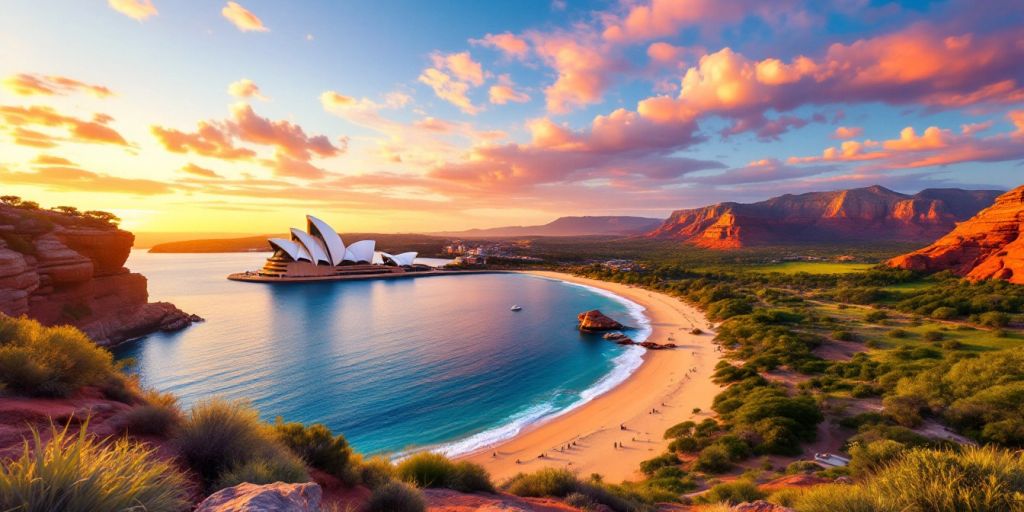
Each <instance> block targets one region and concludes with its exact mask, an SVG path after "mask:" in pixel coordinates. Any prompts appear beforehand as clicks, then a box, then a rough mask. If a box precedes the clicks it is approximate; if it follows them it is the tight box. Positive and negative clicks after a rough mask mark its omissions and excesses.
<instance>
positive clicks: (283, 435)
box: [274, 417, 356, 484]
mask: <svg viewBox="0 0 1024 512" xmlns="http://www.w3.org/2000/svg"><path fill="white" fill-rule="evenodd" d="M274 431H275V432H276V433H277V438H278V439H279V440H280V441H281V442H282V443H284V445H285V446H287V447H288V448H289V449H290V450H291V451H292V453H294V454H295V455H298V456H299V457H300V458H301V459H302V460H303V461H305V462H306V464H308V465H310V466H312V467H314V468H317V469H321V470H323V471H325V472H327V473H329V474H331V475H334V476H336V477H338V478H341V479H342V480H343V481H345V482H347V483H349V484H354V483H356V482H355V479H356V477H355V474H354V473H355V472H354V470H353V468H352V467H351V464H350V458H351V457H352V448H350V447H349V445H348V441H346V440H345V437H344V436H341V435H337V436H335V435H334V434H333V433H332V432H331V429H329V428H327V426H326V425H324V424H322V423H315V424H313V425H309V426H306V425H303V424H302V423H285V422H283V421H282V420H281V418H280V417H278V418H277V420H276V421H275V422H274Z"/></svg>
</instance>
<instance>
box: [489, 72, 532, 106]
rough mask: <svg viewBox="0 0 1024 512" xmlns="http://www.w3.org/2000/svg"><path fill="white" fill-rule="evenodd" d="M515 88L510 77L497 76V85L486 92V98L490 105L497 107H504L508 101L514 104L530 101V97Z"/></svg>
mask: <svg viewBox="0 0 1024 512" xmlns="http://www.w3.org/2000/svg"><path fill="white" fill-rule="evenodd" d="M515 86H516V84H514V83H513V82H512V78H511V77H510V76H508V75H500V76H498V83H496V84H494V85H492V86H491V87H490V89H488V90H487V94H488V98H489V99H490V101H491V103H494V104H497V105H504V104H506V103H508V102H510V101H511V102H514V103H525V102H527V101H530V96H529V95H528V94H526V93H525V92H522V91H518V90H516V88H515Z"/></svg>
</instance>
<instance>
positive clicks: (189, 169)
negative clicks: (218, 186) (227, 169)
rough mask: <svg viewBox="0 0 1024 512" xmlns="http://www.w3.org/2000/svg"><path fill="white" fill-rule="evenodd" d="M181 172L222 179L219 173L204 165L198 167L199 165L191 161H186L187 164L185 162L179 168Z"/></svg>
mask: <svg viewBox="0 0 1024 512" xmlns="http://www.w3.org/2000/svg"><path fill="white" fill-rule="evenodd" d="M181 172H183V173H186V174H191V175H193V176H199V177H200V178H212V179H224V177H223V176H221V175H220V174H217V173H216V172H215V171H213V170H210V169H207V168H205V167H200V166H198V165H196V164H193V163H191V162H190V163H188V164H185V165H184V166H183V167H182V168H181Z"/></svg>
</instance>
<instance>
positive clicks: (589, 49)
mask: <svg viewBox="0 0 1024 512" xmlns="http://www.w3.org/2000/svg"><path fill="white" fill-rule="evenodd" d="M534 48H535V49H536V52H537V54H538V55H540V57H541V59H542V60H543V61H544V62H545V63H546V64H547V65H548V66H550V67H551V68H552V69H554V70H555V72H556V73H557V74H558V77H557V78H556V79H555V82H554V83H553V84H551V85H550V86H548V87H547V88H545V89H544V95H545V97H546V99H547V109H548V112H552V113H555V114H564V113H566V112H568V111H570V110H572V109H573V108H575V107H580V106H584V105H589V104H592V103H597V102H598V101H600V100H601V98H602V96H603V94H604V91H605V89H606V88H607V87H608V86H609V84H610V83H611V74H612V72H613V71H615V70H616V69H618V68H619V67H620V66H621V64H620V63H619V62H618V61H617V60H613V59H612V58H610V57H609V56H608V55H609V54H610V50H609V49H608V48H605V47H603V46H602V45H601V44H600V43H599V42H597V41H595V40H593V38H592V37H588V36H586V35H585V34H577V33H564V34H551V35H535V36H534Z"/></svg>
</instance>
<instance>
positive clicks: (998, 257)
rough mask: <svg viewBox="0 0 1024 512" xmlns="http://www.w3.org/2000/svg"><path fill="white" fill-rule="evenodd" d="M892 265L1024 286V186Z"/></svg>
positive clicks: (901, 257) (899, 258) (893, 261)
mask: <svg viewBox="0 0 1024 512" xmlns="http://www.w3.org/2000/svg"><path fill="white" fill-rule="evenodd" d="M889 265H890V266H893V267H897V268H905V269H910V270H917V271H923V272H937V271H940V270H951V271H952V272H953V273H955V274H957V275H960V276H964V277H966V278H968V279H972V280H982V279H1003V280H1006V281H1009V282H1011V283H1017V284H1024V186H1021V187H1017V188H1016V189H1014V190H1011V191H1010V192H1007V193H1006V194H1003V195H1001V196H999V198H997V199H996V200H995V204H993V205H992V206H990V207H988V208H986V209H984V210H982V211H981V212H980V213H978V214H977V215H976V216H974V217H973V218H971V219H970V220H968V221H966V222H963V223H961V224H960V225H958V226H957V227H956V229H954V230H953V231H951V232H950V233H949V234H948V235H946V236H944V237H942V238H940V239H939V240H938V241H936V242H935V243H933V244H932V245H929V246H928V247H925V248H924V249H921V250H918V251H914V252H912V253H910V254H904V255H903V256H898V257H896V258H893V259H892V260H889Z"/></svg>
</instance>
